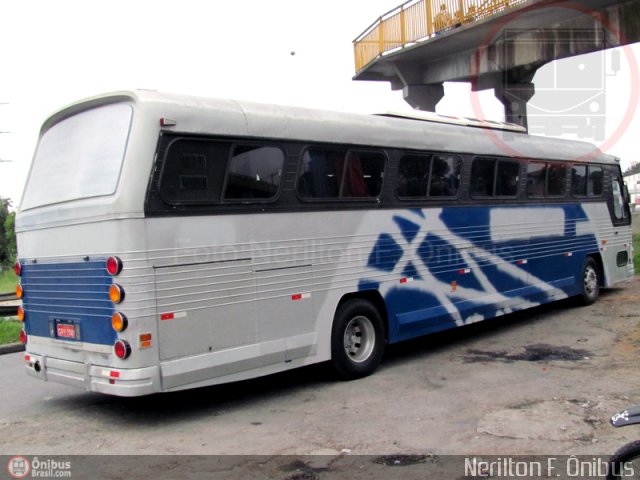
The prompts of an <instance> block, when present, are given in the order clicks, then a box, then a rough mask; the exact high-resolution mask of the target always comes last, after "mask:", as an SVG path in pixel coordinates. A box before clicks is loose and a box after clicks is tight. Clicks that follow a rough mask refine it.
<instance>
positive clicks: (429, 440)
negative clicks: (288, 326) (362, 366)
mask: <svg viewBox="0 0 640 480" xmlns="http://www.w3.org/2000/svg"><path fill="white" fill-rule="evenodd" d="M639 301H640V278H639V277H636V278H635V279H634V280H632V281H630V282H628V283H626V284H624V285H622V286H620V287H618V288H615V289H612V290H609V291H606V292H604V293H603V295H602V297H601V298H600V299H599V301H598V302H597V303H596V304H594V305H592V306H590V307H575V306H573V304H572V303H571V302H560V303H556V304H554V305H549V306H544V307H539V308H536V309H533V310H529V311H527V312H522V313H519V314H515V315H510V316H507V317H502V318H498V319H495V320H492V321H487V322H482V323H480V324H476V325H472V326H469V327H465V328H462V329H457V330H456V331H451V332H446V333H443V334H438V335H432V336H429V337H425V338H422V339H418V340H415V341H411V342H407V343H403V344H400V345H395V346H392V347H390V348H389V349H388V352H387V354H386V356H385V359H384V361H383V364H382V365H381V368H380V369H379V370H378V372H376V373H375V374H374V375H372V376H371V377H368V378H365V379H362V380H358V381H353V382H339V381H335V380H334V379H333V377H332V375H331V374H330V373H329V372H328V370H327V368H326V367H325V366H323V365H319V366H313V367H309V368H303V369H298V370H295V371H291V372H286V373H283V374H279V375H274V376H270V377H265V378H260V379H255V380H251V381H247V382H240V383H236V384H231V385H223V386H217V387H211V388H202V389H198V390H190V391H186V392H178V393H174V394H164V395H156V396H151V397H142V398H134V399H122V398H115V397H108V396H103V395H98V394H91V393H86V392H81V391H77V390H74V389H71V388H68V387H65V386H61V385H56V384H48V383H41V382H38V381H37V380H35V379H32V378H29V377H26V376H25V374H24V373H23V372H22V370H21V362H22V357H21V354H11V355H4V356H2V357H0V369H1V371H2V372H3V374H2V375H1V376H0V405H2V409H1V411H0V412H1V413H0V432H1V435H0V454H4V455H18V454H19V455H39V456H43V455H130V454H135V455H169V457H162V458H163V459H162V461H160V463H161V464H162V466H161V467H157V468H158V469H159V470H158V471H157V472H156V473H154V475H155V476H156V477H157V478H179V477H176V476H175V475H176V472H177V471H180V470H181V469H184V468H186V469H187V470H185V471H192V470H193V471H196V470H197V469H198V468H200V467H202V468H205V467H204V463H202V462H205V463H206V462H209V463H208V465H209V466H208V467H206V468H209V469H210V470H206V471H216V472H218V473H219V474H220V475H221V476H219V477H215V478H240V477H239V476H236V475H239V472H240V471H241V469H242V468H246V469H248V471H249V472H251V475H254V474H256V473H259V475H257V477H261V478H286V479H287V480H299V479H304V478H317V479H322V478H350V477H349V476H348V472H353V469H358V468H365V467H362V466H358V465H360V464H359V463H358V462H360V463H362V464H364V465H365V466H366V468H368V469H373V470H372V472H373V473H371V478H389V470H388V469H389V468H391V467H390V466H389V465H392V466H393V465H402V466H405V465H404V464H405V463H407V464H415V465H416V466H414V467H413V468H414V470H412V469H411V467H410V466H409V465H406V467H407V468H406V469H404V470H402V476H403V478H424V468H425V464H426V463H429V462H430V461H431V459H434V458H436V459H438V458H446V456H448V455H467V456H468V455H499V456H505V455H608V454H610V453H611V452H613V451H614V450H616V449H617V448H618V447H620V446H621V445H623V444H624V443H626V442H627V441H629V440H632V439H636V438H640V427H627V428H623V429H614V428H613V427H611V426H610V425H609V417H610V416H611V415H612V414H613V413H615V412H616V411H618V410H620V409H623V408H625V407H628V406H631V405H636V404H640V376H639V375H638V361H639V360H640V309H638V303H639ZM176 455H177V457H176ZM184 455H262V456H266V457H237V458H236V457H185V456H184ZM276 455H277V456H278V457H272V456H276ZM280 455H285V456H284V457H282V456H280ZM358 455H366V456H365V457H359V456H358ZM407 455H409V456H408V457H407ZM292 456H293V457H292ZM345 457H351V459H350V460H349V459H345ZM141 458H142V457H141ZM153 458H155V457H148V458H146V460H144V461H143V460H140V459H139V460H137V461H138V463H139V464H144V465H147V467H145V468H147V469H152V468H153V467H152V466H150V465H151V463H153V462H152V460H153ZM216 458H218V459H220V458H222V460H217V461H218V463H217V464H216V465H217V467H216V466H211V462H212V461H214V460H212V459H216ZM171 459H173V460H171ZM265 459H266V460H265ZM398 459H400V460H398ZM407 459H409V460H407ZM411 459H413V460H415V461H411ZM128 461H130V460H126V459H125V460H123V461H122V462H124V463H122V462H120V461H118V462H115V463H114V462H112V463H110V465H111V467H109V468H110V469H111V470H110V471H111V473H113V475H110V476H109V477H105V478H138V477H137V476H136V475H132V474H131V471H128V473H126V474H125V473H122V477H120V476H118V475H120V474H119V473H117V472H119V471H120V470H119V469H122V468H124V467H123V465H125V464H127V462H128ZM131 461H133V460H131ZM153 461H154V462H155V460H153ZM171 461H172V462H174V463H171V465H174V467H172V468H173V469H172V468H169V467H167V462H171ZM176 462H177V463H176ZM296 462H297V463H296ZM300 462H302V463H300ZM376 462H377V463H376ZM385 462H386V463H385ZM394 462H399V463H397V464H394ZM387 463H388V464H389V465H387ZM198 465H200V467H198ZM211 469H213V470H211ZM238 469H240V470H238ZM385 469H386V470H385ZM134 470H135V469H134ZM135 471H137V470H135ZM145 471H147V472H148V471H149V470H145ZM141 472H142V470H141ZM223 472H226V474H225V475H228V476H224V475H222V473H223ZM331 472H333V474H335V475H329V473H331ZM340 472H341V473H340ZM375 472H379V473H375ZM385 472H386V473H385ZM394 472H398V470H397V469H396V470H394ZM338 473H340V474H339V475H338ZM414 474H415V477H413V476H412V475H414ZM0 475H1V474H0ZM140 475H141V476H140V477H139V478H145V477H144V476H143V475H142V474H141V473H140ZM172 475H173V476H172ZM378 475H379V476H378ZM257 477H256V478H257ZM0 478H2V477H1V476H0ZM76 478H82V477H76ZM95 478H98V477H95ZM100 478H102V477H100ZM185 478H188V477H185ZM351 478H353V477H351ZM434 478H435V477H434ZM441 478H447V477H441ZM456 478H457V477H456Z"/></svg>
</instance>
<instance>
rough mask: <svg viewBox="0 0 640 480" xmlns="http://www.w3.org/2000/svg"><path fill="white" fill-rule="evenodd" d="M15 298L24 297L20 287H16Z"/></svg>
mask: <svg viewBox="0 0 640 480" xmlns="http://www.w3.org/2000/svg"><path fill="white" fill-rule="evenodd" d="M16 297H18V298H22V297H24V290H23V289H22V285H16Z"/></svg>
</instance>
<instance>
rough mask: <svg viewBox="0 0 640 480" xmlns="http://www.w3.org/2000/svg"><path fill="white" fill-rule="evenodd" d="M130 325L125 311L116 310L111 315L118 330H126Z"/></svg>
mask: <svg viewBox="0 0 640 480" xmlns="http://www.w3.org/2000/svg"><path fill="white" fill-rule="evenodd" d="M128 325H129V320H128V319H127V316H126V315H125V314H124V313H120V312H116V313H114V314H113V315H112V316H111V326H112V327H113V329H114V330H115V331H116V332H124V331H125V330H126V329H127V326H128Z"/></svg>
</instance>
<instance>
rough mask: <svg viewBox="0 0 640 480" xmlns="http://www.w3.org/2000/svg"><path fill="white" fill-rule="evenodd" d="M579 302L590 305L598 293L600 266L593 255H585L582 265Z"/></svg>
mask: <svg viewBox="0 0 640 480" xmlns="http://www.w3.org/2000/svg"><path fill="white" fill-rule="evenodd" d="M580 286H581V292H580V297H579V298H580V303H582V304H583V305H591V304H592V303H593V302H595V301H596V300H597V299H598V296H599V295H600V268H599V267H598V263H597V262H596V261H595V260H594V259H593V257H587V258H586V259H585V261H584V265H583V267H582V277H581V283H580Z"/></svg>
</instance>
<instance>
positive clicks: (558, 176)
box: [527, 162, 567, 198]
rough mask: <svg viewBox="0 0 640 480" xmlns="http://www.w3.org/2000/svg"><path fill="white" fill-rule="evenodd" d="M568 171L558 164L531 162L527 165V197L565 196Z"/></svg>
mask: <svg viewBox="0 0 640 480" xmlns="http://www.w3.org/2000/svg"><path fill="white" fill-rule="evenodd" d="M566 178H567V169H566V167H565V166H564V165H562V164H558V163H544V162H529V164H528V165H527V196H528V197H532V198H539V197H561V196H564V191H565V180H566Z"/></svg>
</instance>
